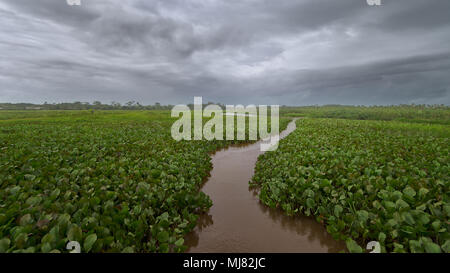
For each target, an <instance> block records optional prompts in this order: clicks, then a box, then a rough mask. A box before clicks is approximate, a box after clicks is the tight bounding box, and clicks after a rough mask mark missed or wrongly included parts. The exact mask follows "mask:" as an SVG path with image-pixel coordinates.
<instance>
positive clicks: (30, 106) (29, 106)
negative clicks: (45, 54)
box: [0, 101, 173, 110]
mask: <svg viewBox="0 0 450 273" xmlns="http://www.w3.org/2000/svg"><path fill="white" fill-rule="evenodd" d="M172 107H173V105H161V104H160V103H158V102H157V103H155V104H154V105H142V104H140V103H139V102H135V101H129V102H127V103H125V104H121V103H118V102H112V103H111V104H104V103H102V102H100V101H94V102H93V103H89V102H79V101H76V102H62V103H43V104H34V103H0V110H91V109H92V110H169V109H172Z"/></svg>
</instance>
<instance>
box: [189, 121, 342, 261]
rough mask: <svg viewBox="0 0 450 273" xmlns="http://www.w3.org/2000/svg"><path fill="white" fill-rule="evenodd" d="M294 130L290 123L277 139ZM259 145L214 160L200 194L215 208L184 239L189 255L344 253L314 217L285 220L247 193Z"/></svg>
mask: <svg viewBox="0 0 450 273" xmlns="http://www.w3.org/2000/svg"><path fill="white" fill-rule="evenodd" d="M294 130H295V121H292V122H291V123H289V125H288V127H287V129H286V130H285V131H283V132H282V133H281V134H280V138H283V137H285V136H287V135H288V134H289V133H291V132H292V131H294ZM261 153H262V152H261V151H260V143H259V142H256V143H254V144H250V145H246V146H240V147H229V148H227V149H223V150H220V151H218V152H216V153H215V154H214V155H213V156H212V163H213V170H212V171H211V176H210V178H209V179H208V181H207V182H206V183H205V185H204V186H203V188H202V191H203V192H204V193H206V194H207V195H209V196H210V197H211V199H212V202H213V206H212V207H211V208H210V210H209V211H208V213H207V214H204V215H202V216H200V219H199V222H198V224H197V227H196V228H195V229H194V231H193V232H191V233H190V234H188V235H187V237H186V243H187V245H188V246H189V248H188V250H187V251H188V252H339V251H341V250H343V249H345V247H344V244H343V243H342V242H336V241H335V240H334V239H333V238H332V237H331V236H330V235H329V234H328V233H327V232H326V230H325V228H324V227H323V226H322V225H320V224H319V223H317V222H316V221H315V220H314V219H313V218H312V217H305V216H295V217H290V216H287V215H285V214H284V213H283V212H282V211H281V210H279V209H271V208H269V207H267V206H265V205H264V204H262V203H261V202H260V201H259V199H258V192H257V191H255V190H250V189H249V184H248V182H249V181H250V180H251V178H252V176H253V173H254V168H255V163H256V160H257V158H258V156H259V155H260V154H261Z"/></svg>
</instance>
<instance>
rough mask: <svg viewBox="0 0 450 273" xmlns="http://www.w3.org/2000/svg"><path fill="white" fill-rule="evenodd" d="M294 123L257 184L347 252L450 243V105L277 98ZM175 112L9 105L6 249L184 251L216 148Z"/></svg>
mask: <svg viewBox="0 0 450 273" xmlns="http://www.w3.org/2000/svg"><path fill="white" fill-rule="evenodd" d="M294 117H300V119H298V120H297V129H296V130H295V131H294V132H293V133H291V134H290V135H289V136H288V137H286V138H285V139H283V140H281V141H280V145H279V148H278V149H277V150H276V151H273V152H266V153H265V154H263V155H261V156H260V158H259V159H258V162H257V164H256V168H255V176H254V177H253V179H252V181H250V185H251V186H254V187H259V188H260V195H259V198H260V200H261V201H262V202H263V203H264V204H265V205H267V206H270V207H278V208H281V209H282V210H283V211H285V213H286V214H289V215H294V214H303V215H308V216H311V217H315V218H316V219H317V221H318V222H320V223H322V224H323V225H324V227H325V228H326V229H327V231H328V232H329V233H330V234H331V235H332V236H333V238H335V239H336V240H343V241H345V242H346V245H347V249H348V251H350V252H363V251H366V250H365V246H366V244H367V243H368V242H370V241H378V242H380V244H381V250H382V252H450V232H449V231H450V226H449V224H450V222H449V216H450V202H449V173H450V171H449V167H450V159H449V137H450V108H449V107H446V106H414V105H412V106H389V107H388V106H386V107H381V106H378V107H353V106H323V107H319V106H310V107H282V108H281V109H280V130H282V129H284V128H286V126H287V124H288V122H289V121H290V120H291V119H292V118H294ZM175 120H176V118H171V117H170V111H169V110H0V252H67V251H68V250H67V249H66V245H67V243H68V242H69V241H78V242H80V244H81V250H82V252H183V251H185V250H186V245H185V242H184V237H185V235H186V234H187V233H189V232H190V231H191V230H192V229H193V228H194V227H195V225H196V224H197V219H198V216H199V214H201V213H202V212H205V211H207V210H208V208H209V207H210V206H211V200H210V199H209V197H208V196H207V195H205V194H204V193H202V192H201V191H200V188H201V185H202V183H203V182H204V181H205V179H206V178H207V177H208V175H209V172H210V171H211V169H212V165H211V162H210V154H211V153H212V152H214V151H216V150H218V149H220V148H223V147H226V146H228V145H231V144H237V143H242V142H245V141H226V140H214V141H206V140H200V141H179V142H177V141H175V140H173V139H172V137H171V133H170V130H171V126H172V124H173V122H174V121H175Z"/></svg>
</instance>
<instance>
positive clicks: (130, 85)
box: [0, 0, 450, 105]
mask: <svg viewBox="0 0 450 273" xmlns="http://www.w3.org/2000/svg"><path fill="white" fill-rule="evenodd" d="M81 2H82V5H81V6H68V5H67V4H66V3H65V1H62V0H38V1H29V0H3V1H2V2H1V3H0V52H1V54H2V57H1V58H0V102H37V103H41V102H44V101H47V102H61V101H90V102H92V101H94V100H100V101H102V102H106V103H108V102H111V101H119V102H126V101H129V100H135V101H139V102H141V103H143V104H153V103H154V102H161V103H164V104H166V103H172V104H174V103H189V102H192V101H193V96H203V97H204V101H216V102H222V103H232V104H250V103H254V104H274V103H276V104H287V105H307V104H366V105H373V104H399V103H430V104H434V103H438V104H441V103H443V104H450V77H449V75H450V47H449V44H450V16H448V14H450V1H448V0H395V1H394V0H382V3H383V5H382V6H380V7H373V6H369V5H367V3H366V1H365V0H348V1H333V0H303V1H300V0H299V1H295V0H292V1H272V0H223V1H220V0H191V1H184V0H151V1H148V0H147V1H146V0H121V1H119V0H114V1H113V0H81Z"/></svg>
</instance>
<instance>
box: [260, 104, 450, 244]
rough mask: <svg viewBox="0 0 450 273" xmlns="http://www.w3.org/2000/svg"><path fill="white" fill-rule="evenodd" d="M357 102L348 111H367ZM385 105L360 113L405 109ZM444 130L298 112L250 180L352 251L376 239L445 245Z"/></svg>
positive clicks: (448, 232) (449, 230)
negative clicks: (312, 219) (287, 132)
mask: <svg viewBox="0 0 450 273" xmlns="http://www.w3.org/2000/svg"><path fill="white" fill-rule="evenodd" d="M331 109H333V108H324V109H317V111H312V110H311V111H310V110H308V111H304V109H303V110H300V112H297V113H295V114H294V115H297V114H298V113H302V114H305V113H306V115H307V116H315V115H319V116H322V115H328V113H330V112H333V111H334V110H331ZM336 109H340V108H339V107H338V108H336ZM344 109H346V108H342V109H340V110H339V111H341V110H344ZM355 109H356V110H357V111H353V112H352V111H350V112H348V113H347V112H345V113H344V115H345V116H348V117H346V118H351V117H353V116H354V115H355V114H356V113H357V112H364V111H363V110H362V109H360V108H354V109H353V110H355ZM386 110H387V111H386V112H384V110H383V109H381V110H380V109H378V108H373V109H371V110H370V111H367V112H364V113H366V114H367V117H370V118H378V117H382V119H383V117H392V119H394V117H400V116H402V115H404V114H405V113H407V112H408V111H409V110H407V109H403V108H399V109H396V108H392V109H386ZM424 111H425V110H424ZM336 115H339V116H341V114H340V113H336ZM441 115H443V116H445V117H446V118H448V109H445V110H443V109H437V110H434V111H431V110H430V113H427V114H426V116H427V119H433V120H434V119H438V118H440V116H441ZM332 116H334V114H333V115H332ZM413 118H414V119H417V118H418V114H417V115H416V116H414V115H413ZM389 119H391V118H389ZM413 121H417V120H413ZM434 121H435V122H434V123H445V124H447V122H448V119H445V120H444V121H441V122H439V120H434ZM449 136H450V127H449V126H448V125H439V124H429V123H404V122H397V121H361V120H346V119H311V118H305V119H299V120H298V121H297V129H296V130H295V131H294V132H293V133H292V134H291V135H289V136H288V137H287V138H285V139H283V140H282V141H281V142H280V145H279V148H278V150H276V151H273V152H267V153H265V154H263V155H261V156H260V158H259V159H258V162H257V166H256V171H255V176H254V178H253V180H254V182H253V183H254V184H256V185H257V186H259V187H260V199H261V200H262V202H264V203H265V204H266V205H268V206H270V207H280V208H281V209H283V210H284V211H285V212H286V213H288V214H290V215H292V214H305V215H314V216H315V217H316V219H317V221H319V222H321V223H323V224H324V225H326V228H327V231H328V232H329V233H330V234H332V236H333V237H334V238H336V239H341V240H346V242H347V248H348V249H349V251H351V252H362V251H363V249H364V248H365V246H366V244H367V243H368V242H369V241H373V240H375V241H379V242H380V243H381V246H382V251H385V252H450V226H449V224H450V222H449V217H450V203H449V201H450V199H449V190H450V185H449V173H450V158H449V145H448V144H449Z"/></svg>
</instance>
